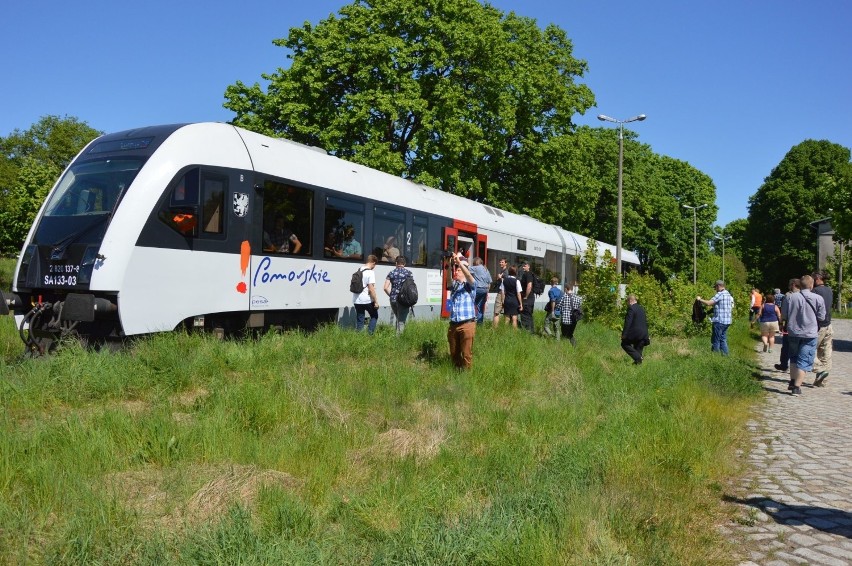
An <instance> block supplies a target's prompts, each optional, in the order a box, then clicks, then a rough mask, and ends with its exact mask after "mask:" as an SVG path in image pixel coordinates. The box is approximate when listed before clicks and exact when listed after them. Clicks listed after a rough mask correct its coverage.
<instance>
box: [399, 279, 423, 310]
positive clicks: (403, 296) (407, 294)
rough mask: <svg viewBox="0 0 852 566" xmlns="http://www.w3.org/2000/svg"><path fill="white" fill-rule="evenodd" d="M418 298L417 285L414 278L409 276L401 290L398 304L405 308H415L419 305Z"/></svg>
mask: <svg viewBox="0 0 852 566" xmlns="http://www.w3.org/2000/svg"><path fill="white" fill-rule="evenodd" d="M417 298H418V297H417V283H415V282H414V277H412V276H410V275H409V276H408V277H406V278H405V281H403V282H402V286H401V287H400V288H399V293H397V295H396V302H397V303H399V304H400V305H402V306H404V307H413V306H414V305H416V304H417Z"/></svg>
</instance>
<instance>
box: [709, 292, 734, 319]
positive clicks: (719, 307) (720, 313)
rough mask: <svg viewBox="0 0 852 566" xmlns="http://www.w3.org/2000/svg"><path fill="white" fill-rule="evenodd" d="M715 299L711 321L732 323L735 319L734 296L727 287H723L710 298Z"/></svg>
mask: <svg viewBox="0 0 852 566" xmlns="http://www.w3.org/2000/svg"><path fill="white" fill-rule="evenodd" d="M710 300H711V301H713V316H711V317H710V322H718V323H719V324H731V323H732V322H733V321H734V316H733V315H734V297H733V296H731V294H730V293H729V292H728V290H727V289H722V290H721V291H719V292H718V293H716V294H715V295H713V298H712V299H710Z"/></svg>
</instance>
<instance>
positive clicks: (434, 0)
mask: <svg viewBox="0 0 852 566" xmlns="http://www.w3.org/2000/svg"><path fill="white" fill-rule="evenodd" d="M274 43H275V44H276V45H278V46H281V47H285V48H287V49H289V50H290V54H289V55H288V58H290V59H291V60H292V64H291V66H290V67H289V68H288V69H281V68H279V69H278V70H277V71H276V72H274V73H272V74H268V75H267V74H264V75H263V78H264V79H266V80H268V81H269V85H268V88H267V89H266V91H265V92H264V90H263V89H262V88H261V87H260V85H259V84H257V83H255V84H254V85H252V86H247V85H245V84H243V83H241V82H237V83H236V84H234V85H232V86H230V87H228V88H227V90H226V92H225V99H226V102H225V107H226V108H228V109H230V110H233V111H234V112H235V113H236V117H235V118H234V120H233V123H234V124H236V125H239V126H243V127H246V128H248V129H251V130H253V131H257V132H261V133H265V134H270V135H277V136H285V137H288V138H290V139H293V140H295V141H299V142H302V143H307V144H312V145H319V146H321V147H323V148H325V149H326V150H328V151H329V152H330V153H332V154H334V155H337V156H339V157H343V158H346V159H349V160H352V161H355V162H358V163H362V164H364V165H367V166H370V167H374V168H377V169H381V170H383V171H386V172H388V173H392V174H395V175H402V176H405V177H408V178H411V179H413V180H415V181H418V182H422V183H425V184H428V185H431V186H435V187H437V188H440V189H442V190H445V191H448V192H452V193H455V194H459V195H462V196H466V197H468V198H472V199H475V200H479V201H481V202H486V203H490V204H494V205H495V206H501V207H503V208H506V209H509V210H515V211H524V212H526V208H527V203H529V202H536V201H537V199H536V198H535V196H537V195H541V194H542V193H543V192H544V191H545V190H546V185H543V183H542V180H543V179H544V178H547V175H548V169H549V168H550V167H551V163H550V162H549V160H547V159H546V157H547V156H548V155H549V154H550V153H552V152H553V151H559V148H558V147H557V148H555V149H554V148H553V145H556V146H558V145H559V144H560V143H561V140H560V136H562V135H564V134H567V133H569V132H571V131H572V129H573V127H574V125H573V123H572V121H571V118H572V116H573V115H574V114H575V113H577V112H579V113H583V112H585V111H586V110H587V109H588V108H589V107H591V106H593V105H594V96H593V95H592V92H591V90H590V89H589V88H588V87H587V86H586V85H584V84H580V83H578V82H577V80H578V79H579V78H581V77H582V76H583V74H584V73H585V71H586V63H585V62H584V61H581V60H578V59H575V58H574V56H573V54H572V49H573V48H572V44H571V41H570V40H569V39H568V37H567V35H566V33H565V32H564V31H563V30H561V29H560V28H558V27H557V26H554V25H549V26H547V27H546V28H544V29H541V28H539V27H538V25H537V24H536V22H535V20H533V19H530V18H525V17H521V16H518V15H516V14H515V13H509V14H503V13H502V12H500V11H499V10H497V9H496V8H494V7H491V6H488V5H483V4H481V3H479V2H478V1H477V0H459V1H457V2H449V3H446V2H440V1H439V0H372V1H367V0H355V1H354V2H353V3H352V4H349V5H347V6H344V7H343V8H341V9H340V11H339V14H338V15H337V16H335V15H332V16H330V17H329V18H328V19H326V20H323V21H321V22H320V23H319V24H318V25H316V26H312V25H311V24H310V23H305V24H304V25H303V26H302V27H300V28H292V29H290V33H289V36H288V37H287V38H284V39H278V40H276V41H275V42H274Z"/></svg>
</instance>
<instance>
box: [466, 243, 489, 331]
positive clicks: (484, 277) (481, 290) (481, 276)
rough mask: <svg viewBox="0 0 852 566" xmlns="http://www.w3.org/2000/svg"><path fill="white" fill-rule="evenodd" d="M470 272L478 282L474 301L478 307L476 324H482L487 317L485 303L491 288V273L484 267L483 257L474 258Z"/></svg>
mask: <svg viewBox="0 0 852 566" xmlns="http://www.w3.org/2000/svg"><path fill="white" fill-rule="evenodd" d="M470 272H471V273H472V274H473V278H474V280H475V281H476V298H475V299H474V304H475V305H476V324H482V320H483V318H484V317H485V303H486V301H488V289H489V288H490V287H491V273H490V272H489V271H488V268H486V267H485V266H484V265H482V258H481V257H475V258H473V265H472V266H471V268H470Z"/></svg>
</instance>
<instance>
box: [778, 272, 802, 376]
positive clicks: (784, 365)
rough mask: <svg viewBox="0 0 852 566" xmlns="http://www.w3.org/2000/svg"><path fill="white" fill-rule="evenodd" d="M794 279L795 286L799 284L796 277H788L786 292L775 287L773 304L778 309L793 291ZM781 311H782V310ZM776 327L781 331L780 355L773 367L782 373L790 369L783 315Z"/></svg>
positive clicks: (781, 307) (788, 348)
mask: <svg viewBox="0 0 852 566" xmlns="http://www.w3.org/2000/svg"><path fill="white" fill-rule="evenodd" d="M794 281H795V282H796V287H797V288H798V287H799V286H800V285H801V282H800V281H799V279H798V278H794V279H790V281H788V282H787V292H786V293H784V294H783V295H782V294H781V289H775V291H776V293H775V304H776V305H778V308H779V309H783V308H784V302H785V301H786V300H787V296H788V295H789V294H790V293H792V292H793V291H792V289H793V282H794ZM778 297H781V300H778ZM781 312H784V311H783V310H782V311H781ZM778 327H779V329H780V331H781V357H780V358H779V359H778V363H777V364H775V369H776V370H778V371H780V372H782V373H787V372H788V371H790V346H789V343H788V342H787V325H786V324H785V323H784V317H783V316H782V317H781V320H780V321H779V322H778Z"/></svg>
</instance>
